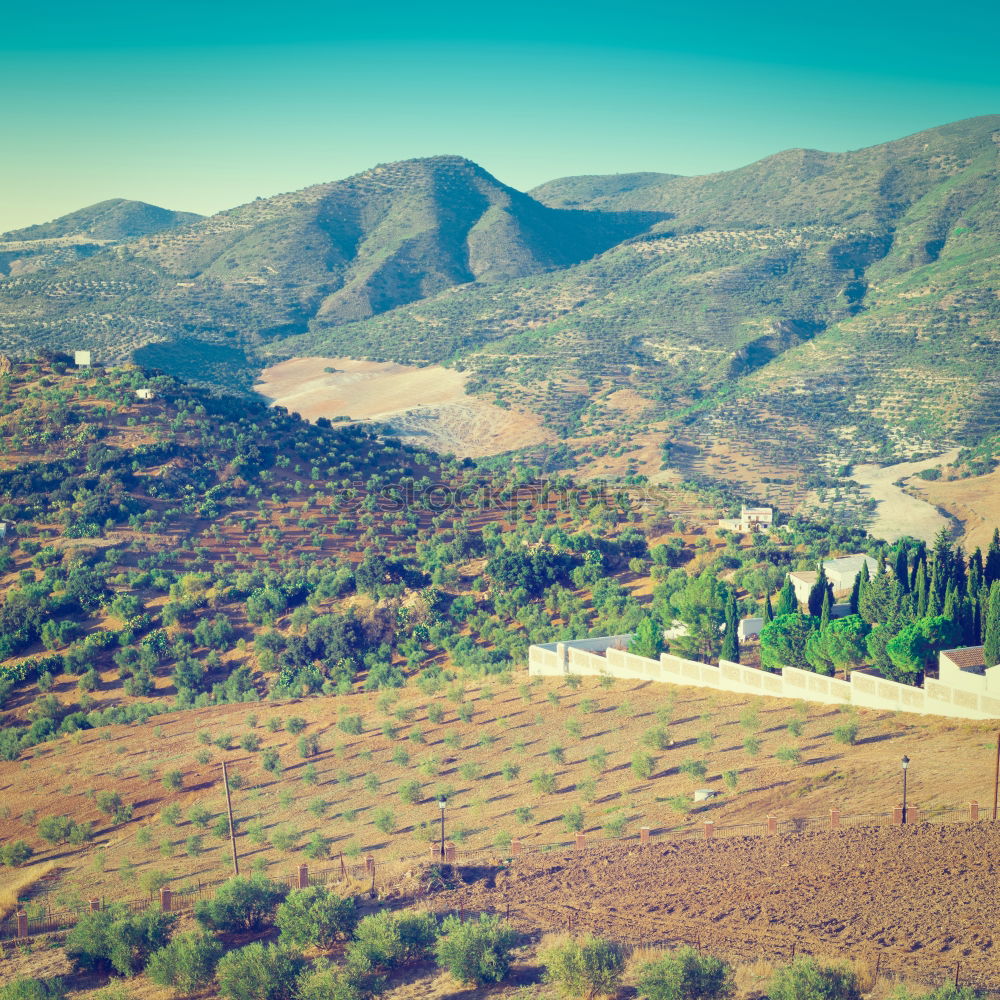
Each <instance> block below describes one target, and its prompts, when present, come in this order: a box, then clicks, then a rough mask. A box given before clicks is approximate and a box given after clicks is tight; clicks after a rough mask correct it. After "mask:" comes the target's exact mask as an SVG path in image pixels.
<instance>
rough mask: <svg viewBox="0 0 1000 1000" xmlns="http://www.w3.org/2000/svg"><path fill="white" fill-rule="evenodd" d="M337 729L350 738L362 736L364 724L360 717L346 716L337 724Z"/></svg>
mask: <svg viewBox="0 0 1000 1000" xmlns="http://www.w3.org/2000/svg"><path fill="white" fill-rule="evenodd" d="M337 728H338V729H339V730H340V731H341V732H343V733H347V734H348V735H350V736H360V735H361V733H362V732H363V731H364V723H363V721H362V719H361V716H360V715H345V716H343V717H342V718H341V719H340V721H339V722H338V723H337Z"/></svg>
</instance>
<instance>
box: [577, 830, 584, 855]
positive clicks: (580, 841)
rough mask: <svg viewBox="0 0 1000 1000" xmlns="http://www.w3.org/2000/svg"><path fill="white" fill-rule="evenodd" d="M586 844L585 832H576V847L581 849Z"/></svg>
mask: <svg viewBox="0 0 1000 1000" xmlns="http://www.w3.org/2000/svg"><path fill="white" fill-rule="evenodd" d="M586 846H587V837H586V835H585V834H582V833H578V834H577V835H576V849H577V850H578V851H582V850H583V849H584V848H585V847H586Z"/></svg>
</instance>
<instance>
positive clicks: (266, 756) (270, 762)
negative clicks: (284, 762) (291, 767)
mask: <svg viewBox="0 0 1000 1000" xmlns="http://www.w3.org/2000/svg"><path fill="white" fill-rule="evenodd" d="M260 766H261V767H262V768H264V770H265V771H268V772H269V773H271V774H277V773H278V772H279V771H280V770H281V757H280V756H279V755H278V751H277V750H265V751H264V752H263V753H262V754H261V758H260Z"/></svg>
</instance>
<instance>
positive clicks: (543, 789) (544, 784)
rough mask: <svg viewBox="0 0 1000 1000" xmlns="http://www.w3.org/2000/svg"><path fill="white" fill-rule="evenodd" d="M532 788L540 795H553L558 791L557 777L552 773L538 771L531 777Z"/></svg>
mask: <svg viewBox="0 0 1000 1000" xmlns="http://www.w3.org/2000/svg"><path fill="white" fill-rule="evenodd" d="M531 787H532V788H534V790H535V791H536V792H537V793H538V794H539V795H551V794H552V793H553V792H554V791H555V790H556V776H555V775H554V774H552V772H551V771H536V772H535V773H534V774H533V775H532V776H531Z"/></svg>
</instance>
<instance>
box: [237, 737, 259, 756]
mask: <svg viewBox="0 0 1000 1000" xmlns="http://www.w3.org/2000/svg"><path fill="white" fill-rule="evenodd" d="M240 746H241V747H243V749H244V750H246V751H247V752H248V753H256V752H257V751H258V750H259V749H260V737H259V736H258V735H257V734H256V733H244V734H243V735H242V736H241V737H240Z"/></svg>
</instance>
